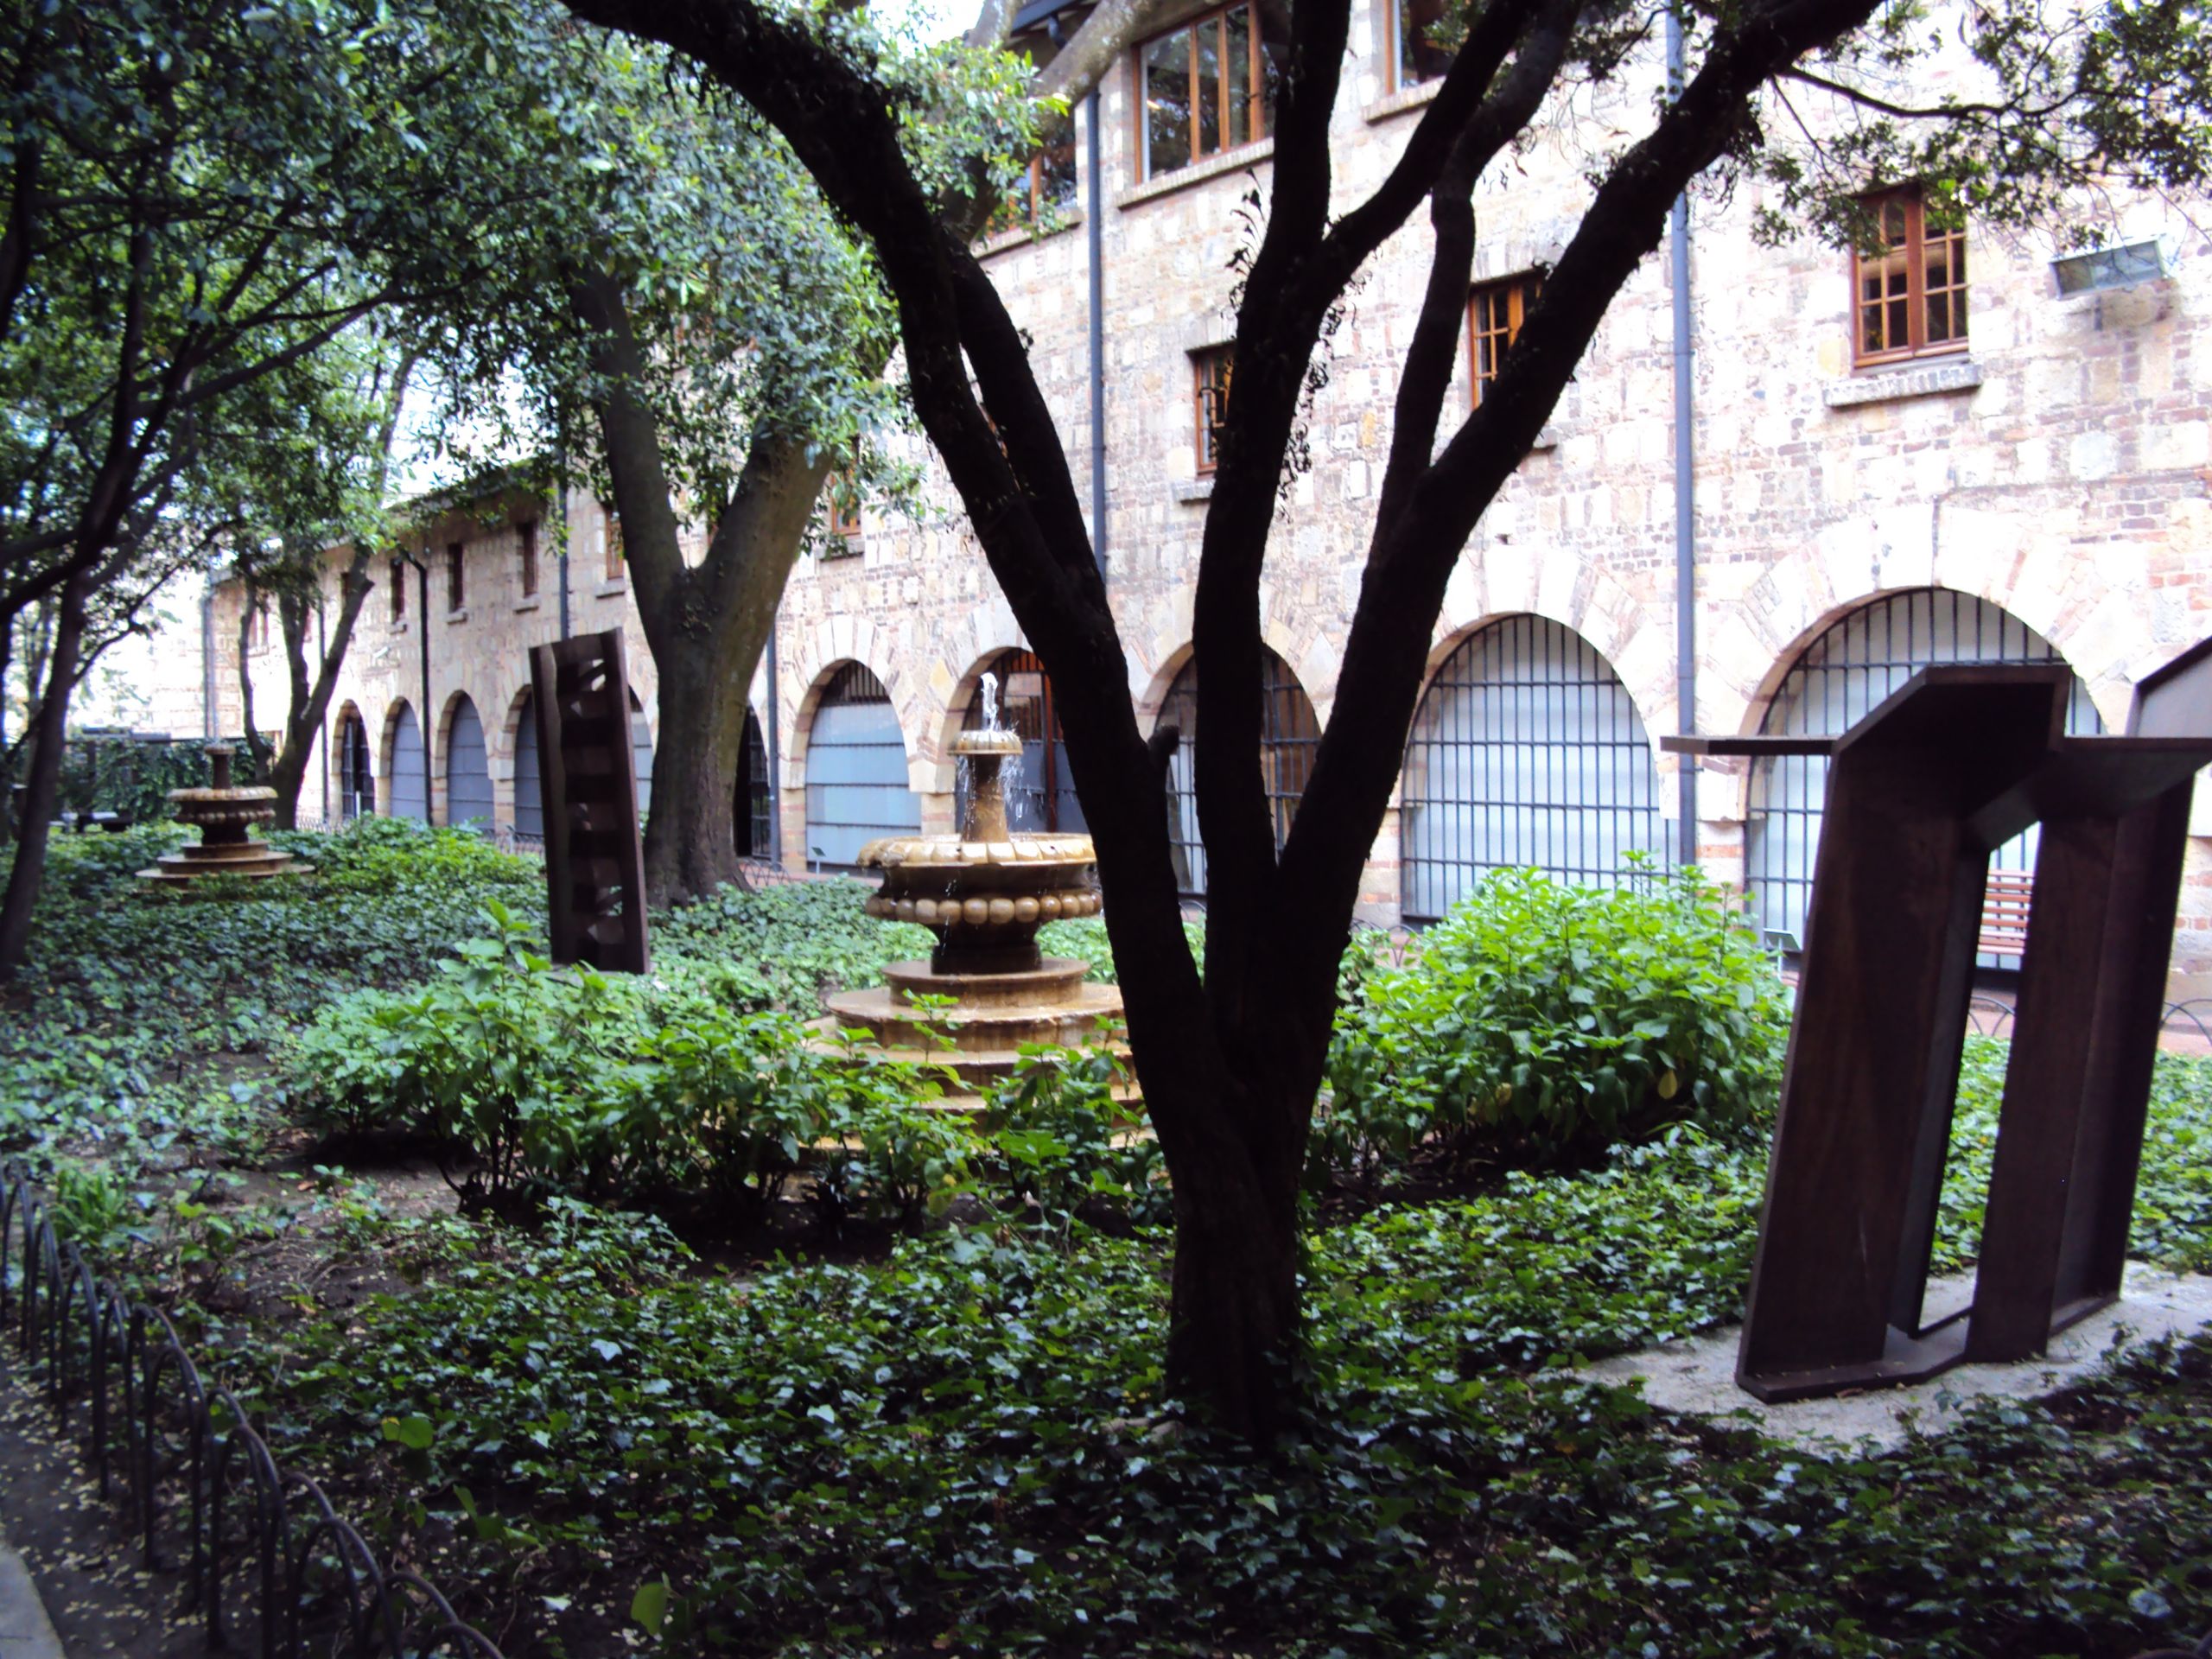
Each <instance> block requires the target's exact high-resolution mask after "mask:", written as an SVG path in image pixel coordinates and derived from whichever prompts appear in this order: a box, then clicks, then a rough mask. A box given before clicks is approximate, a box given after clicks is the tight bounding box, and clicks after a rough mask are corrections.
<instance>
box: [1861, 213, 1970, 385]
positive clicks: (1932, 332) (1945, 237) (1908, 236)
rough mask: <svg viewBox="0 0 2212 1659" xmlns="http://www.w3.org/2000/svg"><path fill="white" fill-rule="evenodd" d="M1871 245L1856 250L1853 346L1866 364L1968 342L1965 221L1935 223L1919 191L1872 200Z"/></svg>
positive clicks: (1956, 348)
mask: <svg viewBox="0 0 2212 1659" xmlns="http://www.w3.org/2000/svg"><path fill="white" fill-rule="evenodd" d="M1866 207H1867V210H1868V211H1869V212H1870V213H1872V215H1873V217H1874V236H1873V240H1872V245H1862V246H1860V247H1859V248H1858V249H1856V250H1855V251H1853V254H1852V256H1851V278H1852V283H1851V285H1852V295H1853V305H1852V308H1853V331H1852V351H1853V357H1854V359H1855V360H1856V362H1857V363H1858V365H1859V366H1860V367H1862V368H1863V367H1865V366H1866V365H1868V364H1872V363H1888V362H1893V361H1895V360H1897V359H1900V358H1907V357H1917V356H1920V355H1922V354H1923V353H1937V352H1956V351H1962V350H1964V349H1965V347H1966V343H1967V232H1966V226H1964V225H1960V226H1955V227H1952V226H1944V225H1942V224H1939V223H1934V222H1931V221H1930V219H1929V214H1928V208H1927V204H1926V203H1925V202H1923V200H1921V195H1920V192H1919V191H1918V190H1917V189H1904V190H1892V191H1890V192H1888V193H1887V194H1883V195H1879V196H1875V197H1872V198H1871V199H1870V200H1868V201H1867V203H1866Z"/></svg>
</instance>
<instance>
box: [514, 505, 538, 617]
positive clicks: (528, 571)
mask: <svg viewBox="0 0 2212 1659" xmlns="http://www.w3.org/2000/svg"><path fill="white" fill-rule="evenodd" d="M515 536H516V538H517V546H516V550H517V552H518V555H519V556H520V557H521V560H522V596H523V597H524V599H528V598H530V597H531V595H532V594H535V593H537V520H536V519H534V518H531V519H525V520H524V522H523V523H521V524H517V525H516V526H515Z"/></svg>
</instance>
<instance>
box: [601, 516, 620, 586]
mask: <svg viewBox="0 0 2212 1659" xmlns="http://www.w3.org/2000/svg"><path fill="white" fill-rule="evenodd" d="M599 513H600V517H601V518H602V519H604V520H605V521H606V528H607V567H606V569H607V581H609V582H620V581H621V580H622V515H621V514H620V513H619V512H615V511H614V509H613V508H612V507H604V506H603V507H601V509H600V510H599Z"/></svg>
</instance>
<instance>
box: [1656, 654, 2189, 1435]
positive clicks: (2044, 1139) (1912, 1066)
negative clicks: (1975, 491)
mask: <svg viewBox="0 0 2212 1659" xmlns="http://www.w3.org/2000/svg"><path fill="white" fill-rule="evenodd" d="M2070 680H2071V675H2070V672H2069V671H2068V670H2067V669H2066V668H2065V667H2064V666H2063V664H2023V665H2011V664H1952V665H1944V666H1938V667H1934V668H1929V669H1924V670H1923V671H1921V672H1920V673H1918V674H1916V675H1915V676H1914V677H1912V679H1911V680H1910V681H1909V682H1907V683H1906V684H1905V685H1904V687H1903V688H1901V689H1900V690H1898V691H1897V693H1896V695H1894V696H1891V697H1890V698H1889V699H1888V700H1887V701H1886V702H1884V703H1882V704H1881V706H1880V707H1878V708H1877V709H1874V710H1873V712H1872V713H1871V714H1869V715H1867V716H1866V719H1864V720H1862V721H1859V723H1858V724H1857V725H1856V726H1853V728H1851V729H1850V730H1849V731H1848V732H1847V733H1845V734H1842V735H1841V736H1840V737H1832V738H1816V737H1728V738H1707V737H1678V738H1669V739H1666V740H1664V746H1665V747H1668V748H1669V749H1672V750H1674V751H1675V752H1677V753H1684V754H1689V755H1725V754H1734V755H1752V756H1764V755H1781V754H1818V755H1825V756H1827V757H1828V759H1829V761H1830V766H1829V772H1828V784H1827V808H1826V812H1825V815H1824V817H1823V820H1822V823H1821V843H1820V850H1819V853H1818V855H1817V857H1816V860H1815V864H1814V875H1813V894H1812V900H1811V905H1810V907H1809V910H1808V914H1807V918H1806V930H1805V941H1804V944H1805V950H1804V957H1803V962H1802V975H1801V978H1800V982H1799V986H1798V995H1797V1016H1796V1024H1795V1026H1794V1027H1793V1029H1792V1031H1791V1033H1790V1040H1789V1060H1788V1063H1787V1065H1786V1067H1785V1069H1784V1073H1783V1092H1782V1108H1781V1114H1780V1116H1779V1118H1778V1120H1777V1124H1776V1127H1775V1141H1774V1152H1773V1157H1772V1161H1771V1163H1770V1167H1769V1173H1768V1179H1767V1192H1766V1203H1765V1208H1764V1212H1763V1213H1762V1215H1761V1217H1760V1223H1759V1243H1758V1259H1757V1262H1756V1265H1755V1266H1754V1268H1753V1269H1752V1275H1751V1299H1750V1302H1749V1305H1748V1306H1747V1307H1746V1309H1745V1320H1744V1334H1743V1339H1742V1344H1741V1346H1740V1348H1739V1350H1738V1360H1737V1381H1738V1383H1739V1384H1740V1385H1741V1386H1742V1387H1743V1388H1745V1389H1747V1390H1748V1391H1750V1392H1751V1394H1753V1395H1757V1396H1758V1397H1759V1398H1760V1399H1762V1400H1767V1401H1784V1400H1796V1399H1807V1398H1811V1397H1814V1396H1817V1395H1829V1394H1835V1393H1840V1392H1841V1391H1843V1390H1845V1389H1858V1388H1866V1387H1871V1386H1879V1385H1883V1384H1890V1383H1909V1382H1916V1381H1919V1380H1921V1379H1923V1378H1924V1377H1929V1376H1935V1375H1936V1373H1938V1372H1940V1371H1942V1370H1947V1369H1948V1368H1949V1367H1950V1366H1953V1365H1955V1364H1957V1363H1961V1361H1963V1360H1969V1359H1972V1360H2012V1359H2020V1358H2024V1357H2028V1356H2029V1355H2031V1354H2035V1353H2037V1352H2039V1351H2042V1350H2043V1348H2044V1346H2045V1344H2047V1343H2048V1342H2049V1341H2050V1338H2051V1337H2052V1336H2053V1335H2054V1334H2055V1333H2056V1332H2058V1331H2060V1330H2063V1328H2064V1327H2065V1326H2067V1325H2071V1324H2072V1323H2074V1322H2075V1320H2077V1319H2082V1318H2083V1317H2084V1316H2086V1315H2088V1314H2089V1313H2094V1312H2095V1311H2096V1310H2097V1309H2098V1308H2100V1307H2102V1306H2106V1305H2107V1304H2108V1303H2110V1302H2111V1301H2113V1300H2115V1299H2116V1298H2117V1297H2118V1295H2119V1294H2120V1272H2121V1268H2122V1266H2123V1263H2124V1259H2125V1255H2126V1242H2127V1225H2128V1217H2129V1211H2131V1209H2132V1208H2133V1202H2134V1191H2135V1176H2136V1168H2137V1165H2138V1162H2139V1157H2140V1154H2141V1150H2142V1141H2143V1127H2144V1114H2145V1108H2146V1105H2147V1103H2148V1100H2149V1094H2150V1084H2151V1066H2152V1060H2153V1058H2155V1055H2156V1052H2157V1048H2158V1020H2159V1016H2160V1013H2161V1010H2162V1009H2163V1007H2164V982H2165V974H2166V963H2167V958H2168V957H2169V955H2170V953H2171V949H2172V944H2173V925H2174V910H2175V906H2176V902H2177V899H2178V896H2179V890H2180V883H2181V864H2182V855H2183V843H2184V841H2185V838H2186V836H2187V831H2188V820H2189V804H2190V790H2191V786H2192V784H2193V781H2194V778H2195V774H2196V772H2197V770H2198V769H2199V768H2200V767H2202V766H2204V765H2206V764H2207V763H2208V762H2212V641H2208V642H2207V643H2206V644H2205V645H2200V646H2198V647H2196V649H2195V650H2193V651H2191V652H2189V653H2188V654H2187V655H2185V656H2183V657H2182V658H2177V659H2176V661H2174V662H2173V663H2171V664H2168V665H2167V666H2166V667H2165V668H2164V669H2162V670H2160V671H2158V673H2157V674H2155V675H2153V676H2152V677H2151V678H2150V679H2148V680H2146V681H2145V683H2144V684H2143V686H2142V687H2141V688H2140V689H2139V691H2138V694H2137V701H2136V707H2135V713H2134V716H2133V719H2132V720H2131V721H2130V722H2129V728H2128V733H2127V734H2126V736H2121V737H2072V736H2069V735H2067V734H2066V732H2065V729H2064V722H2065V715H2066V701H2067V694H2068V690H2069V683H2070ZM2031 823H2040V824H2041V825H2042V826H2043V833H2042V836H2041V844H2040V847H2039V849H2038V851H2037V863H2036V879H2035V885H2034V891H2033V897H2032V899H2031V907H2030V912H2029V920H2028V937H2027V944H2026V949H2025V950H2024V955H2023V957H2022V961H2021V969H2020V986H2019V996H2018V1014H2017V1019H2016V1021H2015V1024H2014V1028H2013V1033H2014V1034H2013V1038H2012V1054H2011V1058H2010V1061H2009V1064H2008V1066H2007V1070H2006V1073H2005V1094H2004V1102H2003V1105H2002V1108H2001V1110H2000V1114H1999V1124H1998V1139H1997V1148H1996V1156H1995V1161H1994V1166H1993V1170H1992V1172H1991V1176H1990V1185H1989V1193H1988V1206H1987V1210H1986V1220H1985V1223H1984V1230H1983V1236H1982V1241H1981V1250H1980V1269H1979V1273H1978V1274H1977V1277H1976V1281H1975V1287H1974V1301H1973V1304H1972V1305H1971V1306H1969V1307H1967V1308H1966V1309H1964V1310H1963V1311H1961V1312H1960V1313H1955V1314H1952V1315H1950V1316H1948V1317H1947V1318H1943V1319H1937V1320H1936V1321H1934V1322H1932V1323H1927V1324H1923V1310H1922V1303H1923V1298H1924V1296H1925V1293H1926V1289H1927V1281H1928V1262H1929V1251H1930V1249H1931V1248H1932V1246H1933V1243H1934V1239H1935V1230H1936V1205H1937V1200H1938V1198H1939V1197H1940V1195H1941V1192H1942V1181H1943V1166H1944V1161H1945V1158H1946V1155H1947V1154H1948V1149H1949V1139H1950V1127H1951V1111H1952V1105H1953V1102H1954V1099H1955V1094H1956V1091H1957V1087H1958V1076H1959V1062H1960V1057H1961V1047H1962V1045H1963V1043H1964V1033H1965V1031H1966V1028H1967V1015H1968V1007H1967V1005H1968V1001H1969V1000H1970V998H1971V997H1972V995H1973V974H1974V955H1975V950H1976V943H1977V939H1978V938H1979V935H1980V921H1981V915H1982V909H1983V896H1984V887H1985V882H1986V877H1987V874H1988V859H1989V852H1990V849H1993V848H1994V847H1996V846H1998V845H1999V844H2000V843H2002V842H2005V841H2006V840H2008V839H2010V838H2011V837H2012V836H2015V835H2018V833H2019V832H2020V831H2021V830H2022V829H2025V828H2026V827H2027V826H2028V825H2029V824H2031Z"/></svg>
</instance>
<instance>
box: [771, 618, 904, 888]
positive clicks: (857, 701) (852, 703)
mask: <svg viewBox="0 0 2212 1659" xmlns="http://www.w3.org/2000/svg"><path fill="white" fill-rule="evenodd" d="M798 712H799V719H798V729H799V731H800V732H801V733H802V734H804V741H805V750H804V754H803V756H802V757H801V760H800V772H799V778H800V782H801V785H802V786H803V787H804V790H805V791H806V797H805V817H804V825H805V829H804V834H805V839H804V842H803V847H804V854H805V856H806V858H807V859H808V860H809V861H810V862H813V861H819V862H820V863H822V864H824V865H829V866H835V867H840V868H849V867H850V866H851V865H852V863H853V861H854V858H855V855H857V853H858V852H859V850H860V849H861V846H862V845H864V844H865V843H866V842H868V841H870V840H873V839H874V838H875V837H876V836H883V835H894V834H898V833H900V832H907V833H918V831H919V830H920V829H921V800H920V797H919V796H918V794H917V793H916V792H915V791H914V789H913V787H912V782H911V772H912V747H911V746H910V743H909V740H908V738H907V735H906V722H905V721H903V720H901V719H900V717H899V707H898V704H897V702H895V701H894V699H893V696H892V693H891V689H890V687H889V685H888V684H887V683H886V682H885V681H883V680H882V679H881V678H880V677H878V676H877V675H876V674H875V672H874V670H873V669H872V668H870V667H869V666H868V664H866V663H864V662H861V661H860V660H859V659H857V658H846V659H844V660H843V661H841V662H837V663H834V664H830V666H829V669H828V670H827V671H824V672H823V673H822V674H821V675H819V676H818V677H817V678H816V680H815V682H814V683H812V684H811V685H810V686H809V687H808V688H807V691H806V696H805V697H804V701H803V702H802V704H801V707H800V709H799V711H798ZM894 742H895V746H896V749H897V755H896V758H895V760H894V759H893V756H892V755H891V754H890V753H888V752H889V751H890V750H891V749H892V748H893V745H894Z"/></svg>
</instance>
